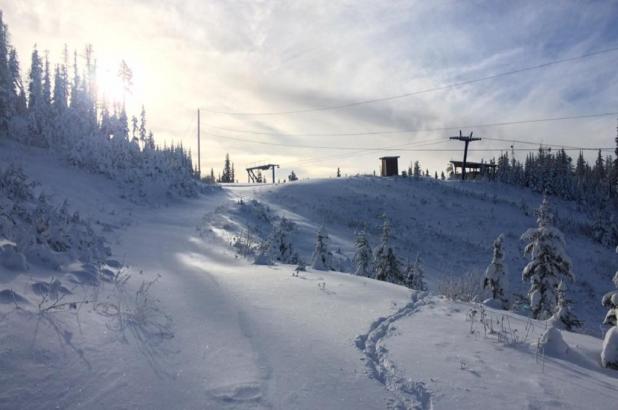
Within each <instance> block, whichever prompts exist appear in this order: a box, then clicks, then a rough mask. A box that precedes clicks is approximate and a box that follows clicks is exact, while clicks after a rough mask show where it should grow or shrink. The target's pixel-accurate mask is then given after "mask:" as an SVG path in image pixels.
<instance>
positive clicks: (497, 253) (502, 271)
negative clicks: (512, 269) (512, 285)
mask: <svg viewBox="0 0 618 410" xmlns="http://www.w3.org/2000/svg"><path fill="white" fill-rule="evenodd" d="M503 240H504V235H502V234H500V235H499V236H498V237H497V238H496V240H495V241H494V244H493V258H492V259H491V263H490V264H489V266H487V269H486V270H485V279H484V280H483V289H489V290H490V291H491V298H492V299H493V300H495V301H498V302H499V303H501V304H502V306H503V307H506V304H507V303H508V297H507V295H506V287H507V284H508V283H507V274H508V271H507V268H506V265H505V264H504V249H503V247H502V242H503Z"/></svg>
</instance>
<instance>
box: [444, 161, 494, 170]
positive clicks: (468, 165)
mask: <svg viewBox="0 0 618 410" xmlns="http://www.w3.org/2000/svg"><path fill="white" fill-rule="evenodd" d="M451 164H453V165H455V166H456V167H462V166H463V161H451ZM496 166H497V165H496V164H490V163H488V162H470V161H466V168H495V167H496Z"/></svg>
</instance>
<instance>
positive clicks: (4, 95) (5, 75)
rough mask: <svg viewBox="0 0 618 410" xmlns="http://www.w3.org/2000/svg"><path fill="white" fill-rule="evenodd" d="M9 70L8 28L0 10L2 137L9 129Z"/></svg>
mask: <svg viewBox="0 0 618 410" xmlns="http://www.w3.org/2000/svg"><path fill="white" fill-rule="evenodd" d="M12 86H13V85H12V84H11V70H10V67H9V38H8V29H7V26H6V25H5V24H4V21H3V18H2V10H0V136H1V137H4V136H6V134H7V133H8V131H9V121H10V119H11V116H12V115H11V114H12V113H11V94H10V90H11V89H12V88H13V87H12Z"/></svg>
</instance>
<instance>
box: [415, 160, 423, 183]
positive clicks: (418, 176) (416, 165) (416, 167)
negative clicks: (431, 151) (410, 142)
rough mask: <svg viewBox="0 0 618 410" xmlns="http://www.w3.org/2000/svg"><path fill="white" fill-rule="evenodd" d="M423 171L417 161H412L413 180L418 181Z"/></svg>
mask: <svg viewBox="0 0 618 410" xmlns="http://www.w3.org/2000/svg"><path fill="white" fill-rule="evenodd" d="M422 172H423V171H421V164H420V162H418V161H414V171H413V174H414V178H416V179H419V178H420V177H421V174H422Z"/></svg>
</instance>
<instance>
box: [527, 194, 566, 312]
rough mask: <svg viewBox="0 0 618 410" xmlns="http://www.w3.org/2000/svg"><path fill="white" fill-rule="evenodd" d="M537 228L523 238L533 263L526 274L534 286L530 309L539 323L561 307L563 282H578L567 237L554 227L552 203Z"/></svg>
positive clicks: (546, 202) (544, 205) (545, 206)
mask: <svg viewBox="0 0 618 410" xmlns="http://www.w3.org/2000/svg"><path fill="white" fill-rule="evenodd" d="M537 216H538V217H537V224H538V227H537V228H531V229H528V230H527V231H526V232H525V233H524V234H523V235H522V237H521V239H522V240H524V241H528V242H529V243H528V245H526V247H525V249H524V254H525V255H528V256H529V257H530V262H529V263H528V264H527V265H526V267H525V268H524V270H523V272H522V278H523V280H524V281H529V282H530V290H529V292H528V296H529V297H530V308H531V309H532V315H533V317H534V318H535V319H547V318H549V317H550V316H551V315H553V313H554V311H555V309H556V305H557V303H558V284H559V283H560V281H561V280H570V281H574V280H575V275H574V274H573V272H572V270H571V260H570V258H569V257H568V256H567V254H566V252H565V250H564V246H565V241H564V235H563V234H562V232H560V230H559V229H558V228H556V227H554V226H553V215H552V212H551V209H550V206H549V200H548V199H547V197H546V196H544V197H543V202H542V203H541V206H540V207H539V209H538V210H537Z"/></svg>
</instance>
